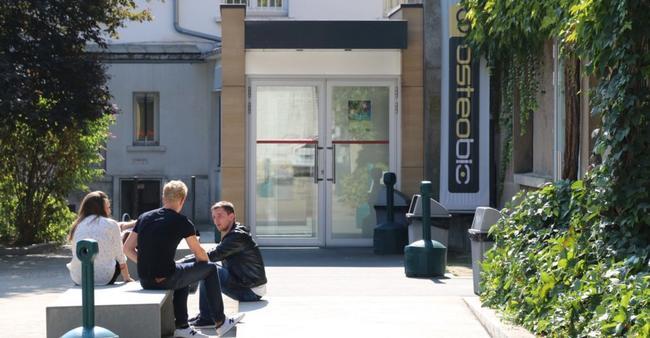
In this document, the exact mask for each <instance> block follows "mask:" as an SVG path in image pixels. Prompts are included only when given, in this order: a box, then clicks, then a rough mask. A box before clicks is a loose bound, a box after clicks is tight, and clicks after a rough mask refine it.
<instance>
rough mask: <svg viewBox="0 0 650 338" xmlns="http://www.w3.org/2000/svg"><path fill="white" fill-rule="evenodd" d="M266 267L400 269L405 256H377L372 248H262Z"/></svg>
mask: <svg viewBox="0 0 650 338" xmlns="http://www.w3.org/2000/svg"><path fill="white" fill-rule="evenodd" d="M262 256H263V257H264V264H265V265H266V266H287V267H289V266H291V267H327V266H331V267H399V266H404V257H403V255H375V254H374V253H373V249H372V248H315V247H293V248H275V247H265V248H262Z"/></svg>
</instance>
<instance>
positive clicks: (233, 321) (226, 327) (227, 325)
mask: <svg viewBox="0 0 650 338" xmlns="http://www.w3.org/2000/svg"><path fill="white" fill-rule="evenodd" d="M244 315H245V313H243V312H238V313H235V315H234V316H232V317H226V320H224V322H223V324H221V326H219V327H218V328H217V336H219V337H223V335H224V334H226V332H228V331H230V329H232V328H233V327H235V325H237V323H239V321H240V320H241V319H242V318H244Z"/></svg>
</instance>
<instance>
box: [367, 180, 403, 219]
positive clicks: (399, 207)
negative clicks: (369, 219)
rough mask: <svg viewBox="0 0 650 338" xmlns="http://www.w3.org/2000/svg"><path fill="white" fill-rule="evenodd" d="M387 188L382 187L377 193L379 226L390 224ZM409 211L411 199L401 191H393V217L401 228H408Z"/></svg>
mask: <svg viewBox="0 0 650 338" xmlns="http://www.w3.org/2000/svg"><path fill="white" fill-rule="evenodd" d="M386 189H387V188H386V186H385V185H382V186H381V188H380V189H379V191H378V192H377V198H375V205H374V208H375V215H376V217H377V224H384V223H388V212H387V208H388V201H386V197H387V196H386V195H388V193H387V192H386ZM408 211H409V198H408V196H406V195H405V194H403V193H402V192H401V191H398V190H393V215H394V216H395V224H399V225H401V226H406V225H407V224H408V220H407V219H406V213H407V212H408Z"/></svg>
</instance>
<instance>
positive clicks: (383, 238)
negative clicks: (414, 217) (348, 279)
mask: <svg viewBox="0 0 650 338" xmlns="http://www.w3.org/2000/svg"><path fill="white" fill-rule="evenodd" d="M395 182H397V177H396V176H395V173H391V172H387V173H384V185H386V194H387V196H386V204H387V206H386V216H387V220H386V223H382V224H378V225H377V227H376V228H375V231H374V236H373V248H374V252H375V254H380V255H382V254H402V253H403V252H404V246H405V245H406V244H407V243H408V231H407V229H406V228H405V227H403V226H401V225H399V224H396V223H395V213H394V211H393V208H394V207H395V206H394V201H395V199H394V196H393V194H394V192H395V188H394V185H395Z"/></svg>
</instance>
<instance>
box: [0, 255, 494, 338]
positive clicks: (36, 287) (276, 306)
mask: <svg viewBox="0 0 650 338" xmlns="http://www.w3.org/2000/svg"><path fill="white" fill-rule="evenodd" d="M263 256H264V258H265V261H266V264H267V274H268V279H269V286H268V296H267V297H266V301H262V302H256V303H240V305H239V309H240V311H244V312H246V317H245V318H244V321H243V322H242V323H241V324H240V325H238V327H237V330H236V331H235V332H231V333H230V334H229V335H228V336H231V337H234V336H236V337H240V338H248V337H301V338H303V337H359V336H368V337H489V336H488V334H487V333H486V331H485V330H484V329H483V327H482V326H481V324H480V323H479V321H478V320H477V319H476V318H475V317H474V315H473V314H472V312H471V311H470V310H469V309H468V307H467V306H466V304H465V303H464V301H463V297H472V296H473V293H472V279H471V271H470V270H469V269H468V268H466V267H462V266H450V272H451V273H448V274H447V277H446V278H442V279H426V278H424V279H413V278H406V277H405V276H404V267H403V259H402V257H401V256H376V255H374V254H372V249H369V248H363V249H344V248H341V249H311V248H304V249H301V248H294V249H276V248H267V249H264V250H263ZM69 259H70V253H69V251H66V250H57V251H56V252H54V253H51V254H47V255H42V254H41V255H26V256H5V257H0V308H1V309H2V310H3V311H2V312H3V315H2V316H0V328H1V329H2V331H3V332H12V334H11V336H12V337H13V336H15V337H43V336H45V306H46V305H47V304H48V303H51V302H53V301H54V300H55V299H56V298H57V297H58V295H59V294H60V293H62V292H63V291H64V290H66V289H67V288H69V287H70V286H71V282H70V280H69V276H68V273H67V270H66V269H65V263H66V262H67V261H68V260H69ZM189 302H190V311H191V312H190V315H192V314H193V311H196V310H197V308H198V298H197V295H196V294H194V295H192V296H191V297H190V300H189ZM206 333H210V334H212V333H213V332H206ZM126 338H128V337H126Z"/></svg>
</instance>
